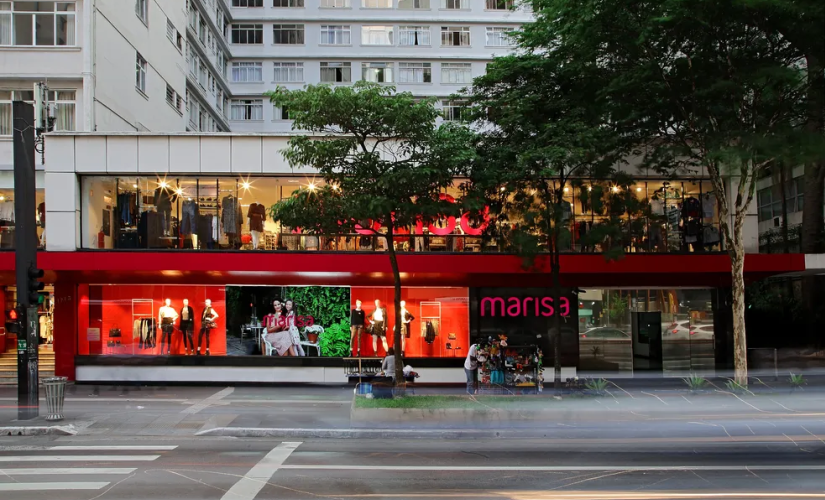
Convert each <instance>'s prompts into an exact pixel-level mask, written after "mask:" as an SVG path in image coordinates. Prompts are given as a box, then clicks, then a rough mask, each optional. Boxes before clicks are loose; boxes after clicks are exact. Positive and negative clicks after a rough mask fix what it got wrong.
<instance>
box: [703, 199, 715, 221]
mask: <svg viewBox="0 0 825 500" xmlns="http://www.w3.org/2000/svg"><path fill="white" fill-rule="evenodd" d="M715 211H716V196H715V195H712V194H709V193H708V194H705V196H704V197H702V217H704V218H706V219H707V218H711V217H713V214H714V212H715Z"/></svg>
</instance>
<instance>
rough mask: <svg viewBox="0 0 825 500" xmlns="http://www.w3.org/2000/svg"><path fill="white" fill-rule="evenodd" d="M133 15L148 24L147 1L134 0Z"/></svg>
mask: <svg viewBox="0 0 825 500" xmlns="http://www.w3.org/2000/svg"><path fill="white" fill-rule="evenodd" d="M18 3H24V2H18ZM35 3H36V2H35ZM135 14H137V16H138V17H139V18H140V20H141V21H143V24H149V0H135Z"/></svg>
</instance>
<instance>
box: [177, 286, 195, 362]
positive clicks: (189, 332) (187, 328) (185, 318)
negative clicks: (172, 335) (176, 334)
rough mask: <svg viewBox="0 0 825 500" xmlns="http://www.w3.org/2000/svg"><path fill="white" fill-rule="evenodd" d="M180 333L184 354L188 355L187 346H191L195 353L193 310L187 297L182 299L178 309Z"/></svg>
mask: <svg viewBox="0 0 825 500" xmlns="http://www.w3.org/2000/svg"><path fill="white" fill-rule="evenodd" d="M180 333H181V334H183V348H184V349H185V352H186V355H187V356H188V355H189V349H190V347H189V346H192V347H191V349H192V353H193V354H194V353H195V339H193V338H192V337H193V336H194V335H195V311H194V309H192V307H191V306H190V305H189V299H183V308H182V309H181V310H180Z"/></svg>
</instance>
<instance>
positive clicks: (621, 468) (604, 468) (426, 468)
mask: <svg viewBox="0 0 825 500" xmlns="http://www.w3.org/2000/svg"><path fill="white" fill-rule="evenodd" d="M279 468H280V469H291V470H346V471H365V470H375V471H398V472H402V471H407V472H438V471H447V472H493V471H497V470H500V471H508V472H510V471H515V472H517V471H528V472H579V471H584V472H636V471H639V472H649V471H669V472H679V471H685V472H691V471H737V472H738V471H745V472H747V471H788V470H791V471H800V470H806V471H820V470H825V464H823V465H540V466H529V465H524V466H483V465H482V466H472V465H467V466H464V465H458V466H456V465H282V466H280V467H279Z"/></svg>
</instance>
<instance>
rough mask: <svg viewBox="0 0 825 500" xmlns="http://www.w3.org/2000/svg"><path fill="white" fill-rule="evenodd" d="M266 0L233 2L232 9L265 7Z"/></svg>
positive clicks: (236, 0) (235, 0) (239, 0)
mask: <svg viewBox="0 0 825 500" xmlns="http://www.w3.org/2000/svg"><path fill="white" fill-rule="evenodd" d="M263 6H264V0H232V7H263Z"/></svg>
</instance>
